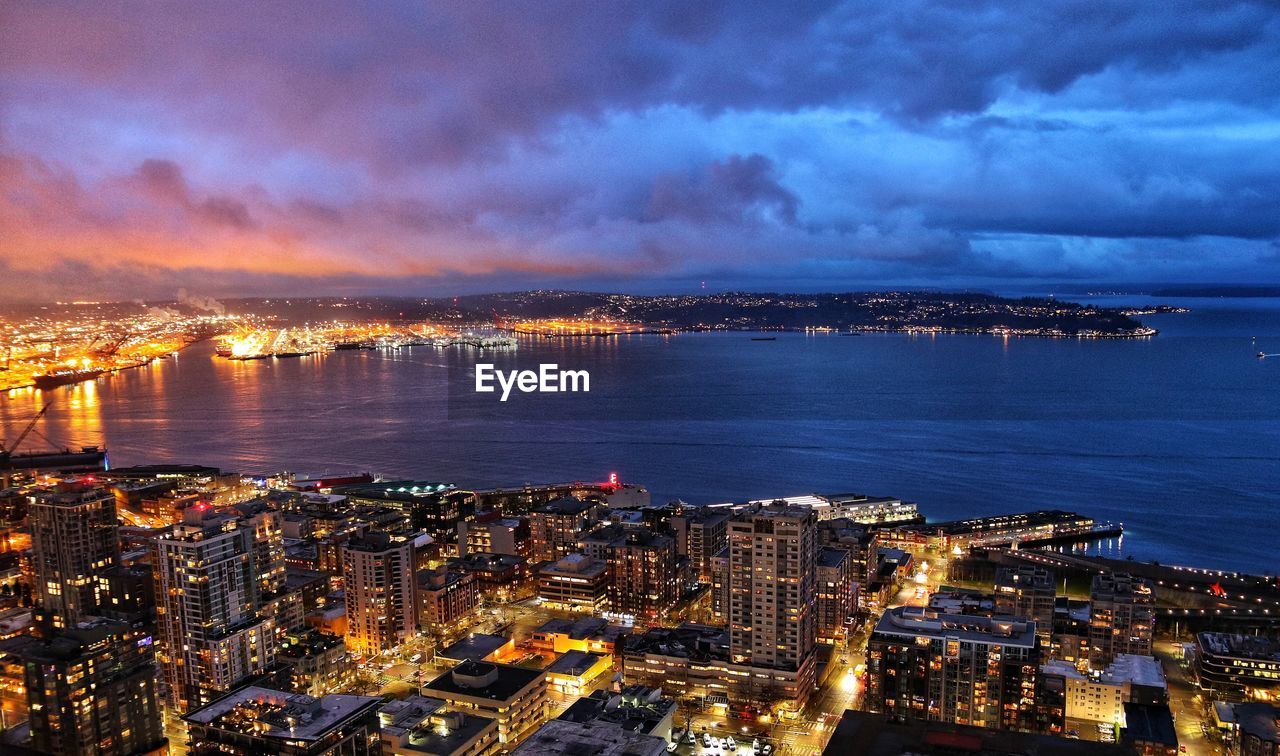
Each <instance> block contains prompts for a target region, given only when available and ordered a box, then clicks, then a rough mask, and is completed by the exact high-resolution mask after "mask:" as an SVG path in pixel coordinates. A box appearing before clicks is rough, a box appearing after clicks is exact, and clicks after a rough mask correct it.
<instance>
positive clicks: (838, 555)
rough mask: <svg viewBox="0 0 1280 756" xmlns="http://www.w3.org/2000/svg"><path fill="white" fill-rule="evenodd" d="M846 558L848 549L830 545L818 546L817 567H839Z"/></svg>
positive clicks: (847, 557)
mask: <svg viewBox="0 0 1280 756" xmlns="http://www.w3.org/2000/svg"><path fill="white" fill-rule="evenodd" d="M848 559H849V551H848V549H837V548H833V547H831V546H822V547H819V548H818V566H819V567H839V566H840V565H841V563H843V562H845V561H846V560H848Z"/></svg>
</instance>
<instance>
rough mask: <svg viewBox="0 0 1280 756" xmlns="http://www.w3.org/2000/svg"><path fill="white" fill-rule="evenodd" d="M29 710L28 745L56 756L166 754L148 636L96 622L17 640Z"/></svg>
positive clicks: (100, 620)
mask: <svg viewBox="0 0 1280 756" xmlns="http://www.w3.org/2000/svg"><path fill="white" fill-rule="evenodd" d="M8 643H10V644H11V650H12V651H13V653H15V654H16V655H17V656H18V657H19V658H20V659H22V662H23V666H24V670H25V680H26V688H27V696H28V702H29V705H30V709H31V719H30V724H31V745H32V748H33V749H34V750H35V751H36V752H38V753H47V754H54V755H55V756H81V755H82V754H95V755H97V756H140V755H141V754H160V753H165V752H166V751H167V748H166V744H165V737H164V733H163V731H162V727H161V716H160V708H159V705H158V704H157V701H156V669H155V665H154V663H153V662H154V657H153V654H152V648H153V646H152V643H151V636H150V635H149V634H148V633H147V632H146V630H145V629H142V628H140V627H138V626H135V625H133V624H131V623H129V622H126V621H119V620H114V619H106V618H102V617H96V618H93V619H89V620H85V621H82V622H80V623H79V624H78V625H77V626H75V627H72V628H69V629H65V630H61V631H59V632H58V633H57V634H56V635H54V636H52V637H49V638H42V639H36V638H31V637H22V638H14V639H12V640H11V641H9V642H8Z"/></svg>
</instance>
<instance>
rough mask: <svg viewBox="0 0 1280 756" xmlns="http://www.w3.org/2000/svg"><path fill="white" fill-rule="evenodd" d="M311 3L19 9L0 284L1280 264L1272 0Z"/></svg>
mask: <svg viewBox="0 0 1280 756" xmlns="http://www.w3.org/2000/svg"><path fill="white" fill-rule="evenodd" d="M313 8H314V6H312V5H310V4H307V5H306V6H303V5H301V4H291V5H289V4H273V5H272V6H269V7H262V6H253V7H244V8H240V9H234V8H228V7H226V6H221V7H219V8H200V9H189V8H182V9H179V7H178V6H171V5H160V6H157V7H155V8H152V9H150V11H149V12H148V13H146V14H131V13H126V12H124V11H122V10H121V9H119V8H114V7H106V6H100V5H79V6H77V5H75V4H71V5H60V6H53V5H35V4H29V5H24V4H7V5H6V6H5V7H4V9H3V10H0V21H2V22H3V23H0V62H3V65H2V66H0V71H3V73H0V187H2V191H0V227H3V228H4V229H5V232H6V233H5V234H4V236H5V242H4V243H3V244H0V301H17V300H22V301H46V300H48V301H51V300H55V299H63V300H66V299H81V298H89V299H102V298H109V299H124V300H129V299H134V298H147V299H170V298H172V297H173V296H174V292H176V291H177V290H178V289H180V288H187V289H188V290H190V291H192V292H197V293H200V294H202V295H203V294H212V295H215V296H238V295H243V296H261V295H265V296H271V295H345V294H353V295H354V294H401V295H404V294H411V295H418V294H435V295H440V294H447V293H455V292H462V293H465V292H469V291H494V290H511V289H514V288H527V287H529V286H546V287H553V286H554V287H564V288H592V289H597V290H599V289H609V290H622V291H648V292H654V291H693V290H697V289H699V288H700V286H701V285H702V284H703V282H706V285H707V287H708V288H710V289H712V290H725V289H734V288H744V289H760V288H771V289H775V290H776V289H778V288H782V289H784V290H787V289H790V290H801V291H803V290H814V289H830V288H837V289H849V288H857V289H867V288H877V287H883V286H890V285H894V286H942V287H968V286H985V287H991V288H1006V289H1018V288H1020V287H1024V286H1037V287H1038V286H1043V285H1047V284H1053V283H1057V284H1063V283H1067V284H1070V283H1084V282H1116V281H1137V282H1145V281H1159V282H1188V283H1189V282H1200V283H1204V282H1215V283H1219V282H1221V283H1230V282H1251V283H1257V282H1264V283H1275V282H1276V281H1277V280H1280V277H1278V276H1277V272H1278V270H1280V267H1278V266H1280V241H1278V239H1280V221H1278V220H1277V217H1276V214H1275V213H1274V198H1275V197H1276V196H1277V189H1280V163H1277V157H1276V156H1277V155H1280V150H1277V149H1275V147H1276V143H1277V140H1278V139H1280V90H1278V89H1277V86H1278V85H1277V84H1276V82H1277V81H1280V75H1277V73H1280V70H1278V66H1280V64H1278V63H1277V61H1280V13H1277V11H1276V9H1275V8H1274V6H1270V5H1267V4H1264V3H1250V2H1238V3H1231V4H1223V5H1214V6H1209V5H1203V4H1195V3H1185V4H1177V5H1175V6H1172V7H1170V6H1160V7H1158V8H1157V7H1151V6H1133V7H1127V8H1106V9H1103V8H1096V7H1089V6H1080V5H1076V4H1071V3H1049V4H1045V3H1034V4H1033V3H1028V4H1014V5H1011V4H1001V5H999V6H989V7H987V8H985V9H983V10H974V11H971V12H965V13H960V12H956V11H954V10H953V9H949V8H947V7H946V6H944V5H940V4H933V3H921V4H919V5H916V6H912V7H910V8H902V7H896V6H895V7H880V6H875V5H866V4H860V3H815V4H807V5H804V6H802V7H798V8H797V7H791V6H787V7H782V6H776V5H771V4H759V5H755V4H753V5H750V6H741V5H735V6H730V5H720V4H708V5H701V6H699V7H698V8H697V9H690V8H688V7H685V6H664V5H645V6H632V5H578V6H575V5H572V4H567V5H563V6H559V5H548V4H539V5H538V6H536V7H532V6H531V7H523V8H521V7H512V8H507V9H504V12H503V13H502V14H494V13H492V12H488V11H485V10H481V9H479V8H463V7H456V6H455V7H451V6H409V5H394V4H393V5H379V6H368V7H363V8H357V7H354V6H347V5H333V6H328V7H324V8H321V9H320V10H318V11H313V10H312V9H313ZM1064 29H1065V30H1068V31H1066V32H1061V31H1060V30H1064Z"/></svg>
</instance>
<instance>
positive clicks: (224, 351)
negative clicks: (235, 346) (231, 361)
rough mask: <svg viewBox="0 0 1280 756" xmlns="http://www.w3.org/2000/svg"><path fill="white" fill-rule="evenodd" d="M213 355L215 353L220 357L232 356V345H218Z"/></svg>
mask: <svg viewBox="0 0 1280 756" xmlns="http://www.w3.org/2000/svg"><path fill="white" fill-rule="evenodd" d="M213 353H214V354H216V355H218V356H219V357H230V356H231V345H230V344H219V345H217V346H216V347H214V348H213Z"/></svg>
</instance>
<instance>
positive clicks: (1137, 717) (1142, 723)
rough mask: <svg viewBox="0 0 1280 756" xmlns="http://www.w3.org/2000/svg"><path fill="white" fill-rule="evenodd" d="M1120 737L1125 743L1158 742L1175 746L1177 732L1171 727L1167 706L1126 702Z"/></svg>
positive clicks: (1171, 721) (1171, 718)
mask: <svg viewBox="0 0 1280 756" xmlns="http://www.w3.org/2000/svg"><path fill="white" fill-rule="evenodd" d="M1121 739H1122V740H1123V741H1124V742H1126V743H1131V742H1143V743H1160V744H1162V745H1166V746H1172V747H1175V748H1176V747H1177V745H1178V733H1177V731H1176V730H1175V729H1174V727H1173V714H1172V713H1170V712H1169V707H1168V706H1152V705H1150V704H1135V703H1127V704H1125V705H1124V730H1123V734H1122V735H1121Z"/></svg>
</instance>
